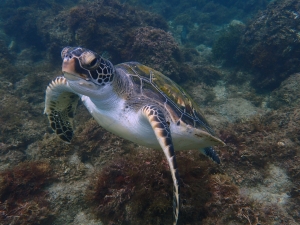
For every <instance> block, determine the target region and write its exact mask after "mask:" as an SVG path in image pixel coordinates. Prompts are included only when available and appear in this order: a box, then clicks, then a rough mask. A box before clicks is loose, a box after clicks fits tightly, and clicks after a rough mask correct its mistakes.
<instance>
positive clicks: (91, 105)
mask: <svg viewBox="0 0 300 225" xmlns="http://www.w3.org/2000/svg"><path fill="white" fill-rule="evenodd" d="M61 56H62V59H63V65H62V71H63V73H64V77H58V78H56V79H55V80H54V81H52V83H50V84H49V86H48V87H47V90H46V101H45V113H46V114H47V115H48V119H49V121H50V125H51V127H52V129H53V130H54V131H55V132H56V134H57V135H58V136H59V137H60V138H61V139H62V140H64V141H66V142H68V143H69V142H71V139H72V137H73V129H74V128H73V116H74V113H75V109H76V106H77V102H78V99H79V98H80V99H81V100H82V102H83V103H84V105H85V106H86V108H87V109H88V110H89V112H90V113H91V115H92V116H93V117H94V118H95V119H96V121H97V122H98V123H99V124H100V125H101V126H102V127H103V128H105V129H107V130H108V131H111V132H112V133H114V134H116V135H119V136H120V137H123V138H125V139H128V140H131V141H133V142H135V143H138V144H140V145H144V146H147V147H150V148H154V149H162V150H163V152H164V154H165V156H166V158H167V160H168V163H169V166H170V171H171V174H172V179H173V183H174V200H173V208H174V223H173V224H174V225H176V224H177V220H178V216H179V174H178V168H177V163H176V156H175V151H174V150H175V149H176V150H188V149H195V148H198V149H200V150H201V152H202V153H203V154H205V155H207V156H208V157H210V158H211V159H213V160H214V161H216V162H217V163H220V160H219V158H218V156H217V154H216V153H215V151H214V150H213V148H212V147H211V146H213V145H224V143H223V142H222V141H221V140H220V139H219V138H217V137H215V134H214V132H213V130H212V129H211V128H210V126H209V124H208V122H207V121H206V120H205V119H204V117H203V115H202V113H201V112H200V109H199V108H198V107H197V105H196V104H195V103H194V102H193V100H192V99H191V98H190V97H189V96H188V95H187V94H186V93H185V92H184V91H183V90H182V88H180V87H179V86H178V85H177V84H176V83H174V82H173V81H172V80H170V79H169V78H167V77H165V76H164V75H163V74H161V73H160V72H158V71H155V70H153V69H151V68H149V67H147V66H144V65H141V64H140V63H137V62H128V63H122V64H119V65H116V66H115V67H114V66H113V65H112V64H111V62H109V61H108V60H105V59H103V58H102V57H100V56H99V55H97V54H96V53H94V52H92V51H90V50H88V49H84V48H80V47H75V48H71V47H66V48H64V49H63V50H62V54H61Z"/></svg>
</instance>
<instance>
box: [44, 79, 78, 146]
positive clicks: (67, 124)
mask: <svg viewBox="0 0 300 225" xmlns="http://www.w3.org/2000/svg"><path fill="white" fill-rule="evenodd" d="M78 100H79V96H78V95H77V94H75V93H74V92H73V91H72V89H71V88H70V86H69V84H68V81H67V80H66V78H64V77H57V78H56V79H55V80H53V81H52V82H51V83H50V84H49V85H48V87H47V90H46V100H45V111H44V113H45V114H47V116H48V119H49V122H50V126H51V128H52V129H53V130H54V131H55V133H56V134H57V135H58V137H59V138H60V139H62V140H63V141H65V142H67V143H70V142H71V140H72V137H73V133H74V132H73V130H74V122H73V118H74V114H75V110H76V107H77V104H78Z"/></svg>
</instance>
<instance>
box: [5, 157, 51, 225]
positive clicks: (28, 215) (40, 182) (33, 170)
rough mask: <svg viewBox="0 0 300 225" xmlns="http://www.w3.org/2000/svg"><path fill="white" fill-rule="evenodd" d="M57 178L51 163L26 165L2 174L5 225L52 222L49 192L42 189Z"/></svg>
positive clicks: (29, 163) (20, 165)
mask: <svg viewBox="0 0 300 225" xmlns="http://www.w3.org/2000/svg"><path fill="white" fill-rule="evenodd" d="M53 179H54V175H53V173H52V170H51V167H50V164H49V163H48V162H43V161H31V162H23V163H21V164H19V165H18V166H16V167H14V168H12V169H7V170H5V171H2V172H1V173H0V211H1V217H0V221H1V224H29V223H30V224H40V223H41V222H45V221H48V222H49V221H50V219H51V216H52V214H53V212H52V211H51V210H50V207H49V202H48V200H47V193H46V192H45V191H44V190H43V189H42V188H44V187H45V186H46V185H47V184H48V183H49V182H50V181H52V180H53Z"/></svg>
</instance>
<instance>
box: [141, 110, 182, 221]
mask: <svg viewBox="0 0 300 225" xmlns="http://www.w3.org/2000/svg"><path fill="white" fill-rule="evenodd" d="M142 114H143V115H144V116H145V117H146V118H147V120H148V121H149V123H150V125H151V127H152V129H153V131H154V133H155V136H156V138H157V140H158V142H159V144H160V146H161V147H162V149H163V151H164V153H165V156H166V158H167V160H168V163H169V167H170V171H171V174H172V179H173V187H174V191H173V215H174V221H173V225H176V224H177V221H178V216H179V188H180V186H179V173H178V169H177V162H176V156H175V151H174V146H173V142H172V137H171V132H170V128H169V124H168V123H167V121H166V119H165V116H164V114H163V113H162V112H161V110H159V109H158V108H157V107H156V106H153V105H147V106H144V107H143V108H142Z"/></svg>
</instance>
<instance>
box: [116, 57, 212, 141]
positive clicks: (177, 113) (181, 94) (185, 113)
mask: <svg viewBox="0 0 300 225" xmlns="http://www.w3.org/2000/svg"><path fill="white" fill-rule="evenodd" d="M117 68H120V69H122V70H123V71H125V73H126V74H127V75H128V76H130V77H131V80H132V82H133V83H134V86H135V89H136V90H135V91H136V92H142V91H143V94H144V95H146V96H151V95H152V96H154V98H155V99H159V101H160V103H161V104H163V105H164V107H166V108H167V110H168V109H171V110H168V111H169V112H170V113H171V114H172V115H171V117H172V118H173V120H174V122H175V123H177V125H180V123H182V122H183V123H186V124H188V125H191V126H193V127H195V128H198V129H202V130H203V129H204V130H206V131H207V132H208V133H210V134H211V135H215V133H214V131H213V130H212V128H211V127H210V126H209V124H208V122H207V120H206V119H205V118H204V116H203V114H202V112H201V110H200V108H199V107H198V105H197V104H196V103H195V102H194V101H193V100H192V98H191V97H190V96H189V95H188V94H187V93H186V92H185V91H184V90H183V89H182V88H181V87H180V86H179V85H178V84H176V83H175V82H174V81H172V80H171V79H170V78H168V77H166V76H165V75H163V74H162V73H160V72H158V71H156V70H154V69H152V68H150V67H148V66H145V65H142V64H140V63H138V62H128V63H122V64H119V65H117V66H116V69H117ZM146 93H147V94H146ZM153 94H154V95H153Z"/></svg>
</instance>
